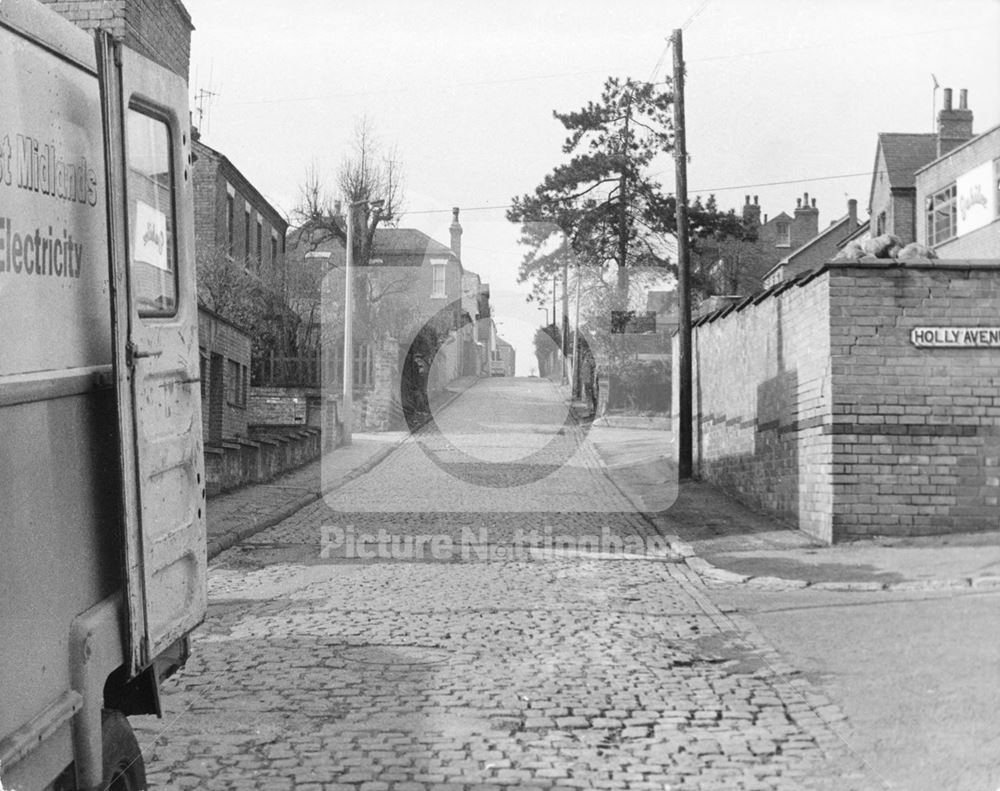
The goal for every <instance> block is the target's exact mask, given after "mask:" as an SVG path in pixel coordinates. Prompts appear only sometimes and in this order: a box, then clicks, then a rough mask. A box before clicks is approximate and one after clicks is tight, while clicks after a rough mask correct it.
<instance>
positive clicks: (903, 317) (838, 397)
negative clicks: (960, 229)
mask: <svg viewBox="0 0 1000 791" xmlns="http://www.w3.org/2000/svg"><path fill="white" fill-rule="evenodd" d="M997 326H1000V262H995V261H989V262H984V261H936V262H933V263H931V264H907V265H901V264H898V263H896V262H886V263H884V264H883V263H871V264H853V263H848V264H831V265H827V266H825V267H823V268H822V269H820V270H818V271H817V272H813V273H808V274H805V275H803V276H801V277H799V278H796V279H794V280H792V281H787V282H785V283H782V284H780V285H778V286H775V287H774V288H772V289H769V290H768V291H766V292H764V293H762V294H760V295H757V296H756V297H754V298H753V299H748V300H744V302H742V303H740V304H739V305H736V306H733V307H730V308H727V309H724V310H721V311H718V312H717V313H714V314H711V315H710V316H707V317H705V318H704V319H702V320H700V321H699V322H698V323H697V325H696V327H695V329H694V332H693V333H692V345H693V353H692V367H693V371H694V393H693V404H694V406H693V411H694V420H693V426H692V430H693V436H694V463H695V470H696V472H697V473H698V474H700V475H701V476H702V477H704V478H706V479H708V480H711V481H713V482H715V483H717V484H719V485H721V486H722V487H723V488H725V489H728V490H730V491H732V492H733V493H734V494H736V495H737V496H738V497H740V498H741V499H743V500H744V501H746V502H748V503H749V504H751V505H754V506H756V507H759V508H763V509H765V510H767V511H770V512H772V513H775V514H776V515H778V516H780V517H783V518H785V519H787V520H788V521H790V522H792V523H793V524H796V525H797V526H798V527H799V528H801V529H802V530H804V531H805V532H807V533H809V534H811V535H813V536H815V537H817V538H820V539H822V540H824V541H828V542H833V541H838V540H844V539H849V538H855V537H861V536H871V535H899V536H902V535H922V534H941V533H948V532H966V531H979V530H995V529H998V528H1000V506H998V503H1000V348H919V347H918V346H916V345H915V344H914V343H913V342H912V341H911V330H913V329H915V328H918V327H951V328H959V327H997ZM675 343H676V338H675ZM675 360H676V355H675ZM674 380H675V387H676V386H677V385H676V381H677V380H676V369H675V375H674ZM674 403H675V404H676V403H677V402H676V391H675V400H674ZM674 417H675V420H676V417H677V416H676V412H675V416H674Z"/></svg>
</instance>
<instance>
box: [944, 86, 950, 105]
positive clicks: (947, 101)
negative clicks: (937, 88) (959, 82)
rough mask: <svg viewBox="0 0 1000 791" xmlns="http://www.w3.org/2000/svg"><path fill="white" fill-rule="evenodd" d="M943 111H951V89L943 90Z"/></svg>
mask: <svg viewBox="0 0 1000 791" xmlns="http://www.w3.org/2000/svg"><path fill="white" fill-rule="evenodd" d="M944 109H945V110H950V109H951V88H945V89H944Z"/></svg>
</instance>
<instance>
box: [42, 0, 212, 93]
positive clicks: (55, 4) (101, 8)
mask: <svg viewBox="0 0 1000 791" xmlns="http://www.w3.org/2000/svg"><path fill="white" fill-rule="evenodd" d="M41 2H43V3H45V4H46V5H48V6H49V7H50V8H52V10H53V11H56V12H57V13H59V14H61V15H62V16H64V17H65V18H66V19H68V20H70V21H71V22H73V23H74V24H75V25H77V26H79V27H82V28H83V29H84V30H93V29H96V28H100V29H104V30H109V31H111V33H112V34H113V35H114V36H115V37H116V38H119V39H122V40H124V42H125V44H126V46H128V47H131V48H132V49H134V50H135V51H136V52H139V53H140V54H142V55H145V56H146V57H147V58H149V59H150V60H152V61H155V62H156V63H159V64H160V65H162V66H164V67H165V68H167V69H170V71H172V72H174V73H175V74H179V75H180V76H181V77H183V78H184V79H185V80H187V79H188V70H189V65H190V60H191V31H192V29H193V26H192V25H191V17H190V16H189V15H188V12H187V9H185V8H184V5H183V3H181V2H179V0H41Z"/></svg>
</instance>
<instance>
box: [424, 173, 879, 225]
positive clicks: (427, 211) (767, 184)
mask: <svg viewBox="0 0 1000 791" xmlns="http://www.w3.org/2000/svg"><path fill="white" fill-rule="evenodd" d="M871 174H872V172H871V171H870V170H865V171H861V172H859V173H837V174H835V175H832V176H812V177H810V178H802V179H784V180H782V181H762V182H758V183H756V184H730V185H728V186H725V187H690V188H689V190H688V191H689V192H726V191H728V190H742V189H753V188H754V187H781V186H784V185H786V184H805V183H808V182H810V181H831V180H833V179H849V178H858V177H859V176H870V175H871ZM513 206H514V204H512V203H505V204H502V205H496V206H463V207H462V211H463V212H469V211H501V210H503V211H506V210H507V209H510V208H512V207H513ZM404 213H405V214H442V213H451V209H450V208H448V209H420V210H418V211H407V212H404Z"/></svg>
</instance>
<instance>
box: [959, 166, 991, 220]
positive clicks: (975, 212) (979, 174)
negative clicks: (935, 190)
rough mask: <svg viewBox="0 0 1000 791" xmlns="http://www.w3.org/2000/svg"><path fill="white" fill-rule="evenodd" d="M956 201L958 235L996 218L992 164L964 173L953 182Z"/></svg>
mask: <svg viewBox="0 0 1000 791" xmlns="http://www.w3.org/2000/svg"><path fill="white" fill-rule="evenodd" d="M955 187H956V190H955V191H956V193H957V196H956V197H957V199H958V227H957V228H956V230H957V232H958V235H959V236H961V235H962V234H966V233H968V232H969V231H974V230H976V229H977V228H982V227H983V226H984V225H988V224H989V223H991V222H992V221H993V220H994V219H995V218H996V216H997V206H996V190H995V189H994V186H993V163H992V162H984V163H983V164H982V165H979V166H978V167H975V168H973V169H972V170H970V171H969V172H968V173H964V174H963V175H961V176H959V177H958V178H957V179H956V180H955Z"/></svg>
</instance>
